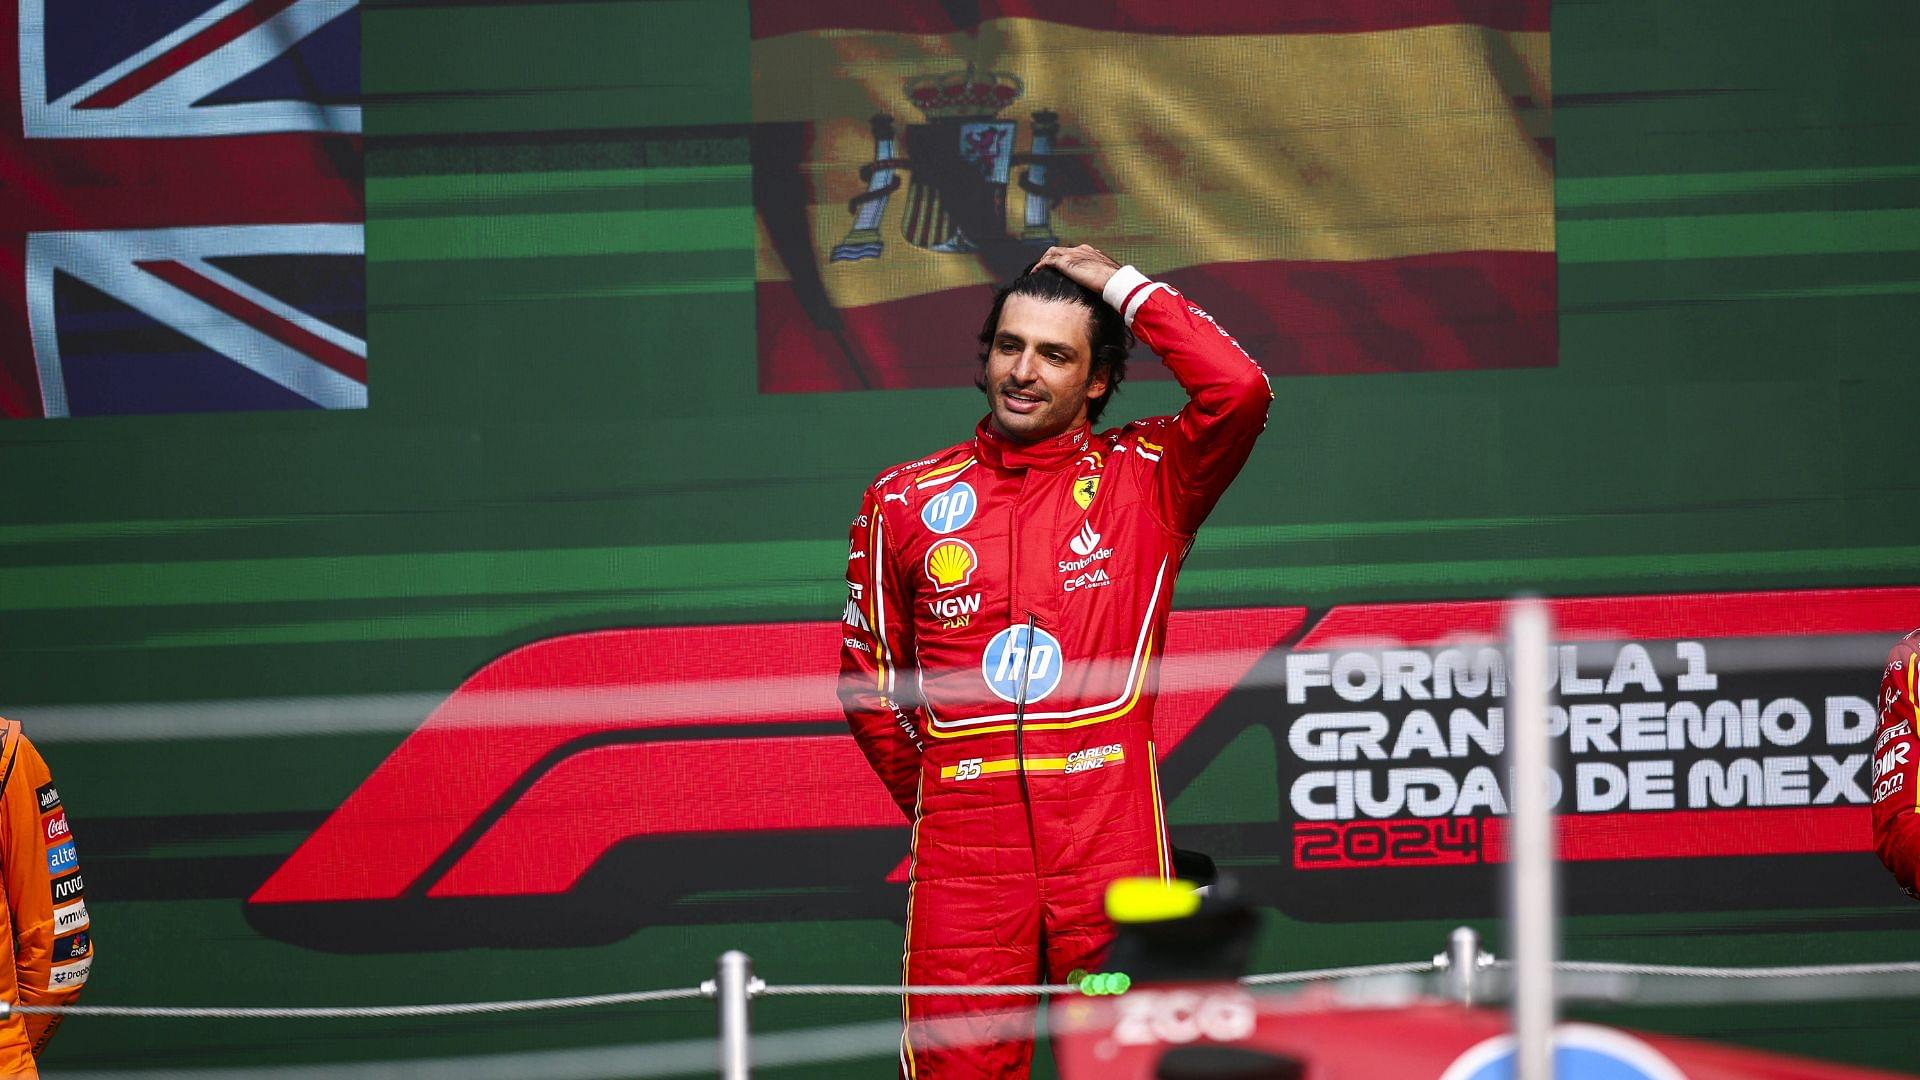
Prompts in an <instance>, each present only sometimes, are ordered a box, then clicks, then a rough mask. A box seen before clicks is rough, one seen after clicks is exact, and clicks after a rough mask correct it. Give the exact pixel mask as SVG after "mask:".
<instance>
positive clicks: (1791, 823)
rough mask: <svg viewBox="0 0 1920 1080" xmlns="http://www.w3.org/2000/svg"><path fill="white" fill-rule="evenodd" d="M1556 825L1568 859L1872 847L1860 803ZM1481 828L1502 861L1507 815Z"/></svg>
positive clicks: (1591, 817)
mask: <svg viewBox="0 0 1920 1080" xmlns="http://www.w3.org/2000/svg"><path fill="white" fill-rule="evenodd" d="M1554 824H1555V826H1556V827H1557V828H1558V830H1559V837H1560V840H1559V852H1560V858H1561V859H1562V860H1564V861H1567V862H1601V861H1610V860H1615V859H1701V858H1725V857H1729V856H1739V855H1828V854H1846V853H1849V852H1856V851H1869V850H1871V849H1872V847H1873V824H1872V811H1870V810H1869V809H1868V808H1867V807H1864V806H1819V807H1793V808H1773V809H1765V810H1669V811H1662V812H1655V813H1647V812H1642V813H1622V814H1564V815H1561V816H1560V817H1557V818H1555V819H1554ZM1484 829H1485V833H1484V836H1485V844H1486V849H1485V851H1486V855H1485V857H1486V861H1488V862H1505V861H1506V858H1507V831H1508V821H1507V819H1506V818H1503V817H1496V818H1488V819H1486V821H1485V823H1484Z"/></svg>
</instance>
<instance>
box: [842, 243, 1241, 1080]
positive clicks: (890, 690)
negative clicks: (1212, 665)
mask: <svg viewBox="0 0 1920 1080" xmlns="http://www.w3.org/2000/svg"><path fill="white" fill-rule="evenodd" d="M1056 270H1057V271H1058V272H1059V273H1060V274H1062V275H1063V276H1065V277H1066V278H1068V279H1070V281H1066V282H1061V281H1055V282H1054V284H1055V285H1056V286H1059V287H1060V288H1064V289H1066V290H1068V291H1067V293H1066V295H1067V296H1074V297H1076V298H1075V299H1058V298H1048V297H1047V290H1045V289H1044V288H1039V287H1038V285H1036V282H1042V283H1043V281H1042V279H1045V278H1047V276H1048V275H1051V274H1052V273H1054V272H1055V271H1056ZM1075 286H1078V289H1077V296H1076V290H1075V288H1074V287H1075ZM1034 292H1038V293H1040V294H1042V296H1041V297H1039V298H1036V296H1034V295H1031V294H1032V293H1034ZM1059 292H1060V289H1054V290H1053V296H1055V297H1057V296H1058V294H1059ZM1009 293H1011V294H1012V295H1008V294H1009ZM1002 302H1004V306H1002ZM1103 303H1104V304H1105V305H1111V309H1112V311H1117V312H1119V313H1120V314H1121V315H1122V316H1123V317H1124V319H1125V325H1126V326H1127V327H1128V328H1130V329H1131V331H1132V333H1133V334H1137V335H1138V337H1139V339H1140V340H1142V341H1144V342H1145V343H1146V344H1147V345H1148V346H1149V347H1150V348H1152V350H1153V351H1154V352H1155V353H1157V354H1159V356H1160V357H1161V359H1162V360H1163V361H1164V362H1165V363H1166V365H1167V367H1168V368H1169V369H1170V370H1171V371H1172V373H1173V375H1174V377H1175V378H1176V379H1178V380H1179V382H1180V385H1181V386H1182V387H1183V388H1184V389H1185V390H1186V393H1187V397H1188V401H1187V404H1186V406H1185V407H1184V408H1182V409H1181V410H1180V412H1179V413H1178V414H1177V415H1174V416H1156V417H1150V418H1147V419H1144V420H1138V421H1135V422H1133V423H1130V424H1127V425H1126V426H1124V427H1119V428H1113V429H1110V430H1107V431H1103V432H1100V433H1099V434H1094V433H1093V432H1092V431H1091V429H1090V425H1089V424H1088V422H1087V418H1088V416H1089V415H1091V416H1093V417H1094V418H1096V419H1097V416H1098V411H1099V409H1098V406H1099V405H1101V404H1104V397H1105V395H1106V393H1107V392H1108V391H1110V390H1111V388H1112V385H1111V384H1113V383H1117V382H1118V379H1119V373H1117V372H1108V371H1104V370H1103V366H1102V363H1101V362H1096V361H1094V360H1092V359H1090V357H1089V355H1088V353H1089V352H1099V351H1100V350H1099V349H1098V348H1097V347H1096V346H1095V345H1094V344H1093V342H1092V339H1093V337H1094V336H1095V335H1097V334H1098V333H1099V332H1100V327H1101V323H1100V320H1101V319H1106V320H1109V321H1112V319H1113V314H1112V313H1111V311H1109V312H1102V311H1100V310H1099V309H1098V307H1096V305H1101V304H1103ZM1076 305H1077V306H1076ZM1036 316H1043V317H1041V318H1038V319H1036ZM1049 319H1051V321H1049ZM1114 329H1115V330H1116V332H1118V333H1120V334H1121V335H1122V336H1125V331H1123V330H1120V329H1119V327H1118V326H1115V327H1114ZM981 340H982V343H983V344H984V345H986V346H987V349H988V351H987V353H986V354H985V355H983V361H984V362H985V368H984V370H983V379H982V386H983V388H984V389H985V390H986V391H987V395H988V399H989V404H990V406H991V411H990V413H989V414H988V416H987V417H986V418H985V419H984V420H982V421H981V422H980V424H979V426H978V427H977V428H976V430H975V431H974V433H973V437H972V438H970V439H968V440H967V441H965V442H962V443H959V444H957V445H955V446H951V447H948V448H947V449H945V450H941V451H938V452H937V453H934V454H930V455H928V456H926V457H923V458H920V459H919V460H917V461H913V462H910V463H908V464H905V465H901V466H898V467H896V468H890V469H887V470H885V471H884V472H882V473H881V474H880V476H879V478H878V479H877V480H875V481H874V482H873V484H872V486H871V487H869V488H868V489H867V492H866V496H865V499H864V500H863V502H862V503H861V506H860V511H859V514H858V516H857V517H855V518H854V521H853V527H852V543H851V548H850V550H849V553H848V563H847V583H848V586H849V589H850V596H849V599H848V603H847V606H846V610H845V615H844V620H843V621H844V622H845V624H846V625H844V626H842V628H841V629H842V630H843V631H844V632H845V633H844V638H845V641H844V646H843V648H842V652H841V679H840V698H841V701H842V704H843V705H844V706H845V709H846V713H847V719H848V722H849V723H850V725H851V726H852V728H853V733H854V736H855V738H856V739H857V740H858V741H859V743H860V746H861V748H862V749H863V750H864V751H865V752H866V755H867V758H868V760H869V761H870V762H871V763H872V765H873V768H874V771H875V772H876V773H878V774H879V776H880V779H881V780H883V781H884V782H885V783H886V785H887V787H888V789H889V790H890V791H891V792H892V794H893V797H894V799H895V800H896V801H897V802H898V803H899V804H900V809H901V811H902V812H904V813H905V814H906V815H907V816H908V817H909V818H910V819H911V820H912V821H913V826H914V827H913V842H912V874H911V878H910V884H909V887H908V894H907V896H908V898H907V935H906V936H907V944H906V960H905V973H904V979H905V982H906V983H907V984H908V985H946V984H995V983H1001V984H1026V983H1034V982H1058V981H1062V980H1064V979H1065V978H1066V977H1067V975H1068V973H1069V972H1071V971H1072V970H1073V969H1075V968H1088V969H1092V968H1094V967H1096V966H1097V965H1098V963H1099V961H1100V959H1101V957H1102V955H1103V954H1104V952H1105V950H1106V946H1107V943H1108V941H1109V938H1110V937H1111V933H1112V931H1111V928H1110V926H1109V925H1108V923H1107V921H1106V919H1105V916H1104V914H1103V909H1102V904H1103V897H1104V894H1105V891H1106V887H1107V885H1108V883H1109V882H1111V881H1113V880H1114V879H1115V878H1118V877H1123V876H1136V875H1145V876H1159V877H1161V878H1163V879H1164V878H1166V877H1168V876H1169V875H1170V859H1171V852H1170V849H1169V847H1168V844H1167V830H1166V819H1165V814H1164V811H1163V807H1162V799H1161V793H1160V789H1159V780H1158V777H1157V775H1156V771H1155V746H1154V735H1153V707H1154V696H1155V692H1156V689H1157V677H1156V673H1157V663H1158V660H1159V657H1160V655H1161V654H1162V653H1163V652H1164V651H1165V644H1166V629H1167V613H1168V610H1169V607H1170V604H1171V601H1172V598H1173V589H1174V580H1175V578H1176V577H1177V575H1178V574H1179V570H1180V563H1181V560H1182V558H1183V557H1184V556H1185V554H1186V552H1187V550H1188V548H1189V547H1190V546H1191V545H1192V543H1193V538H1194V532H1195V530H1197V529H1198V528H1199V527H1200V523H1201V522H1202V521H1203V520H1205V519H1206V516H1207V514H1208V512H1209V511H1211V510H1212V509H1213V506H1214V504H1215V503H1216V502H1217V501H1218V500H1219V498H1220V496H1221V494H1222V492H1224V491H1225V490H1226V487H1227V484H1228V483H1229V482H1230V481H1231V480H1232V479H1233V477H1234V475H1235V474H1236V473H1238V472H1239V471H1240V468H1241V466H1242V465H1243V464H1244V463H1245V462H1246V460H1247V456H1248V454H1249V453H1250V452H1251V450H1252V448H1253V442H1254V439H1255V438H1256V437H1257V436H1258V435H1259V434H1260V431H1261V430H1262V429H1263V428H1264V427H1265V425H1266V416H1267V407H1268V405H1269V404H1270V402H1271V401H1272V398H1273V394H1272V391H1271V390H1270V389H1269V387H1268V384H1267V380H1266V376H1265V375H1264V374H1263V373H1262V372H1261V370H1260V368H1259V367H1258V366H1257V365H1256V364H1254V362H1253V361H1252V360H1251V359H1250V358H1249V357H1248V356H1247V354H1246V353H1245V352H1244V351H1242V350H1241V348H1240V346H1239V344H1238V343H1237V342H1235V341H1234V340H1233V338H1232V337H1230V336H1228V334H1227V333H1226V331H1225V330H1223V329H1221V328H1220V327H1219V326H1218V325H1216V324H1215V323H1214V321H1213V319H1212V317H1211V316H1209V315H1208V314H1207V313H1206V312H1204V311H1202V310H1201V309H1200V308H1199V307H1197V306H1195V305H1194V304H1193V303H1192V302H1191V301H1189V300H1188V299H1187V298H1186V297H1184V296H1182V295H1181V294H1180V293H1178V292H1176V291H1175V290H1173V289H1172V288H1171V287H1169V286H1166V285H1164V284H1158V283H1154V282H1150V281H1148V280H1147V279H1146V278H1145V277H1144V276H1143V275H1141V274H1140V273H1139V272H1138V271H1136V270H1135V269H1133V268H1132V267H1130V266H1129V267H1117V266H1115V265H1114V264H1113V262H1112V261H1111V260H1109V259H1107V258H1106V257H1105V256H1104V255H1101V254H1100V253H1099V252H1097V251H1094V250H1093V249H1092V248H1087V247H1082V248H1075V249H1060V248H1054V249H1051V250H1049V251H1048V252H1047V254H1046V256H1044V257H1043V258H1042V259H1041V260H1040V262H1039V263H1038V264H1036V268H1035V269H1034V270H1033V271H1030V272H1029V273H1028V274H1027V275H1025V276H1023V277H1022V278H1021V279H1017V280H1016V281H1015V283H1014V284H1012V285H1010V286H1008V287H1007V289H1005V290H1002V293H1001V295H1000V297H998V298H996V306H995V312H994V314H993V315H990V317H989V323H988V326H987V328H986V329H984V330H983V332H982V334H981ZM1124 355H1125V354H1124V346H1121V351H1120V352H1119V356H1120V358H1121V364H1120V367H1119V371H1121V372H1123V371H1124ZM1076 389H1077V390H1078V392H1079V393H1080V397H1079V398H1078V399H1075V397H1074V393H1075V392H1076ZM1089 398H1091V399H1095V400H1093V401H1092V404H1093V405H1094V406H1095V408H1093V409H1092V410H1091V413H1090V412H1089V409H1088V408H1087V405H1088V404H1089V402H1088V399H1089ZM1076 403H1077V404H1078V406H1079V408H1078V411H1077V412H1075V411H1073V406H1074V405H1075V404H1076ZM905 1001H906V1006H905V1013H906V1028H905V1031H904V1032H903V1034H902V1039H901V1052H900V1059H901V1071H902V1074H903V1075H904V1076H907V1077H936V1076H937V1077H943V1078H944V1077H954V1076H992V1077H1002V1076H1025V1075H1026V1073H1027V1067H1028V1062H1029V1059H1030V1055H1031V1052H1032V1043H1031V1039H1032V1026H1031V1014H1030V1012H1025V1011H1022V1010H1030V1009H1031V1008H1032V1006H1033V999H1031V998H1023V997H1007V998H1002V997H998V996H995V997H991V998H978V997H973V998H959V997H933V996H926V997H908V998H906V999H905ZM943 1044H944V1045H943Z"/></svg>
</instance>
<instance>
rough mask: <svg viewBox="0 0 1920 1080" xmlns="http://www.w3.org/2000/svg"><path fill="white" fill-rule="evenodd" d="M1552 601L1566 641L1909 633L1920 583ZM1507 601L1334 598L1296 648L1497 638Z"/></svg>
mask: <svg viewBox="0 0 1920 1080" xmlns="http://www.w3.org/2000/svg"><path fill="white" fill-rule="evenodd" d="M1547 607H1548V609H1549V611H1550V612H1551V613H1552V615H1553V633H1554V636H1555V637H1556V638H1558V639H1560V640H1563V641H1618V640H1626V639H1632V638H1638V639H1641V640H1664V639H1670V638H1728V637H1778V636H1783V635H1795V634H1902V633H1905V632H1906V631H1908V630H1911V629H1912V628H1913V624H1914V622H1915V621H1916V620H1917V619H1920V614H1917V613H1920V587H1911V586H1907V587H1897V588H1883V589H1801V590H1778V591H1771V592H1747V593H1669V594H1666V595H1656V596H1593V597H1576V598H1569V599H1559V600H1550V601H1548V604H1547ZM1506 609H1507V604H1506V602H1505V601H1503V600H1473V601H1466V602H1462V603H1438V604H1354V605H1351V606H1347V607H1337V608H1334V609H1333V610H1332V611H1330V612H1328V613H1327V616H1326V618H1324V619H1321V620H1320V621H1319V623H1317V624H1315V626H1314V627H1313V629H1312V630H1309V631H1308V632H1307V635H1306V636H1305V637H1303V638H1301V639H1300V643H1299V644H1298V645H1297V646H1295V647H1296V648H1298V649H1303V650H1325V649H1332V648H1339V647H1342V646H1349V647H1351V646H1369V645H1372V646H1378V645H1381V644H1393V645H1403V646H1410V647H1421V646H1432V645H1442V644H1446V643H1448V642H1454V641H1459V640H1462V639H1479V640H1492V639H1494V638H1497V637H1498V636H1499V635H1500V634H1501V632H1502V620H1503V619H1504V617H1505V613H1506Z"/></svg>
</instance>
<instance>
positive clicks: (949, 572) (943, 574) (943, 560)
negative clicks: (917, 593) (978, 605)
mask: <svg viewBox="0 0 1920 1080" xmlns="http://www.w3.org/2000/svg"><path fill="white" fill-rule="evenodd" d="M979 563H980V560H979V559H978V558H976V557H975V556H974V554H973V545H972V544H969V543H967V542H966V541H965V540H955V539H953V538H952V537H948V538H947V539H945V540H942V541H940V542H939V543H937V544H935V545H933V546H932V547H930V548H928V549H927V578H928V580H930V581H932V582H933V587H934V588H935V589H937V590H939V591H940V592H952V591H953V590H955V589H959V588H963V587H965V586H966V584H967V583H968V582H970V581H972V580H973V569H974V567H976V566H978V565H979Z"/></svg>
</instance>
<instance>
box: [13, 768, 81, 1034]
mask: <svg viewBox="0 0 1920 1080" xmlns="http://www.w3.org/2000/svg"><path fill="white" fill-rule="evenodd" d="M15 739H16V743H17V745H16V749H15V750H14V753H13V760H12V767H11V768H10V769H9V770H8V772H7V778H6V785H5V788H4V789H0V845H4V859H5V877H6V890H7V906H8V907H9V908H10V909H11V913H12V916H13V936H14V942H13V963H14V977H15V979H16V980H17V981H18V986H19V992H20V1003H21V1004H23V1005H68V1004H72V1003H73V1001H74V999H76V998H78V997H79V996H80V988H81V987H82V986H84V985H86V981H87V972H88V971H89V969H91V968H92V966H93V926H92V923H91V920H89V919H88V917H87V902H86V896H85V892H84V890H83V888H82V885H81V878H80V867H79V859H78V857H77V856H75V855H74V845H73V832H72V830H71V829H70V828H69V827H68V824H67V811H66V807H65V806H64V805H63V804H62V803H61V802H60V792H59V789H58V788H56V787H54V785H53V777H52V776H51V775H49V774H48V771H47V763H46V761H45V760H44V759H42V758H41V756H40V752H39V751H38V750H36V749H34V746H33V744H32V743H31V742H28V741H27V738H26V736H24V735H16V736H15ZM56 885H58V886H59V888H58V889H56V888H55V886H56ZM56 894H57V895H56ZM59 1022H60V1020H59V1018H58V1017H51V1016H29V1017H27V1018H26V1023H27V1041H28V1043H29V1044H30V1045H31V1046H32V1048H33V1052H34V1053H35V1054H36V1055H37V1054H39V1053H40V1051H41V1049H42V1048H44V1047H45V1046H46V1044H47V1040H49V1039H51V1038H52V1037H53V1029H54V1028H55V1027H56V1026H57V1025H58V1024H59Z"/></svg>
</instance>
